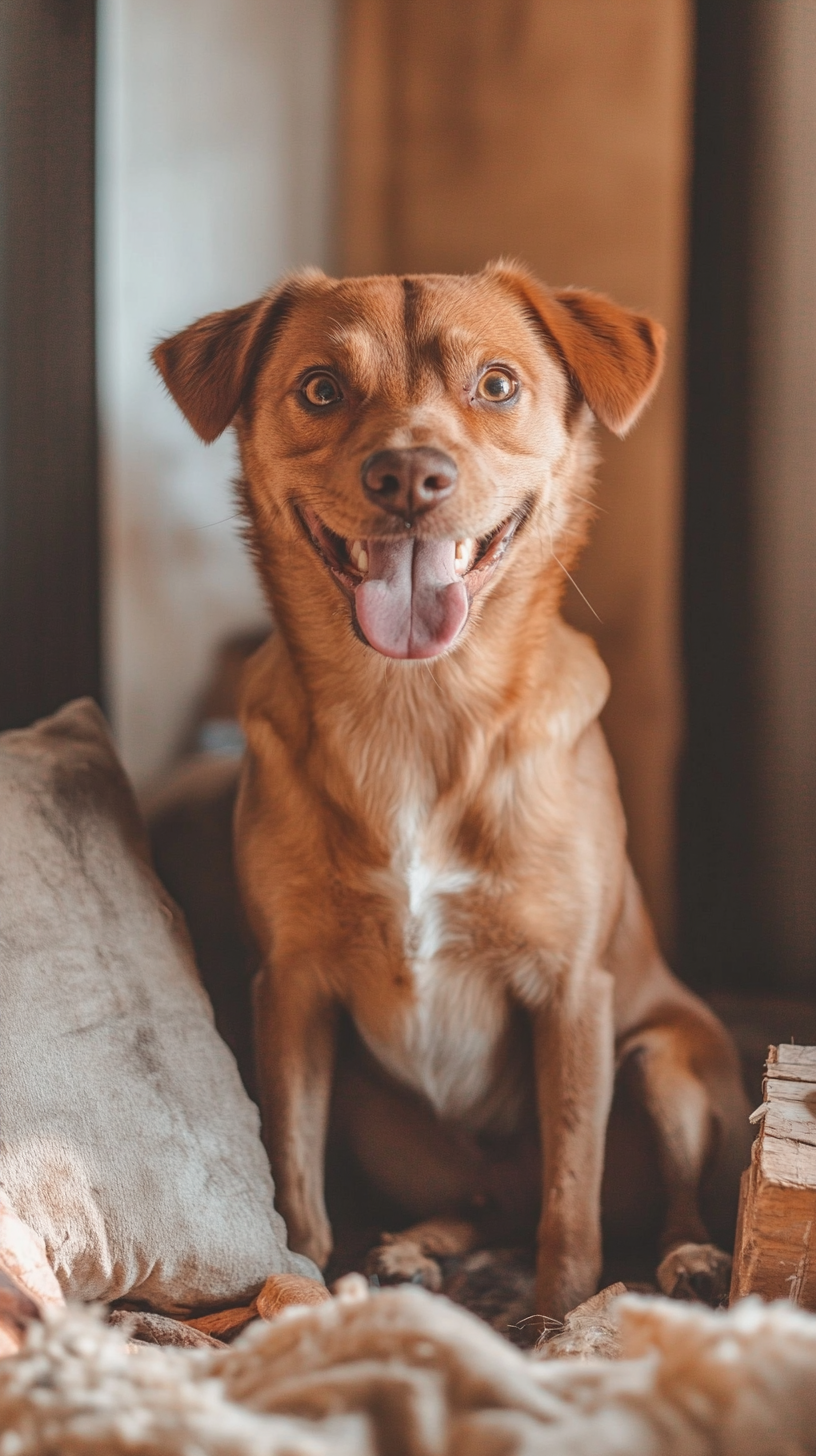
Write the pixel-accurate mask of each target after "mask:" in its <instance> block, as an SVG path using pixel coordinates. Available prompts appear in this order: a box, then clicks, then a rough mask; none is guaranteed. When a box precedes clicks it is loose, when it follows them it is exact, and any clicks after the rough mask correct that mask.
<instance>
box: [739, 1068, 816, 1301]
mask: <svg viewBox="0 0 816 1456" xmlns="http://www.w3.org/2000/svg"><path fill="white" fill-rule="evenodd" d="M746 1294H759V1295H761V1296H762V1298H763V1299H791V1300H792V1301H793V1303H794V1304H799V1305H801V1306H802V1307H803V1308H804V1309H811V1310H816V1047H801V1046H779V1047H771V1048H770V1049H769V1053H768V1062H767V1066H766V1076H765V1081H764V1083H763V1103H762V1112H761V1117H760V1120H759V1133H758V1134H757V1138H756V1141H755V1142H754V1146H753V1149H752V1154H751V1165H750V1167H749V1168H747V1169H746V1170H745V1172H744V1173H743V1175H742V1185H741V1190H740V1215H739V1224H738V1227H737V1241H736V1247H735V1250H734V1268H733V1275H732V1281H731V1302H732V1303H733V1301H734V1300H735V1299H739V1298H741V1297H742V1296H743V1295H746Z"/></svg>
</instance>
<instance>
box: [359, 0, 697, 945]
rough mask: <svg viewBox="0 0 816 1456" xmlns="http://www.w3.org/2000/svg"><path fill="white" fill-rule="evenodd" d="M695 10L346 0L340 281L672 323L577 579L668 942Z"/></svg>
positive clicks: (611, 2) (671, 4)
mask: <svg viewBox="0 0 816 1456" xmlns="http://www.w3.org/2000/svg"><path fill="white" fill-rule="evenodd" d="M690 17H691V5H690V3H689V0H471V3H469V4H462V5H460V4H453V3H447V4H446V3H444V0H347V3H346V8H345V34H344V65H343V72H342V89H341V101H342V112H343V150H342V172H343V182H342V194H341V200H342V207H341V255H342V264H343V269H344V271H346V272H348V273H361V272H368V271H380V270H395V271H407V270H416V271H421V270H424V269H442V270H453V271H456V270H462V269H472V268H479V267H480V266H481V265H482V264H483V263H484V262H485V260H486V259H488V258H491V257H495V256H496V255H498V254H500V253H508V254H511V255H514V256H520V257H522V258H523V259H525V260H526V261H527V262H528V263H530V264H531V265H532V266H533V267H534V268H535V269H536V270H537V271H538V272H539V273H540V275H541V276H542V277H543V278H544V279H545V280H546V281H547V282H550V283H554V284H570V283H574V284H581V285H585V286H589V287H593V288H596V289H600V290H602V291H604V292H607V293H609V294H610V295H612V296H613V297H615V298H616V299H618V300H619V301H620V302H622V303H628V304H631V305H633V306H637V307H642V308H646V309H648V310H650V311H652V312H653V313H654V314H655V315H656V316H657V317H659V318H660V319H661V320H662V321H663V322H664V323H665V324H666V325H667V326H668V329H669V333H670V338H671V347H670V354H669V363H668V369H667V374H666V378H665V382H664V384H663V386H662V388H661V391H660V394H659V396H658V398H657V400H656V402H655V404H654V405H653V406H652V408H651V410H650V411H649V413H648V414H647V416H646V417H645V419H644V421H643V423H642V424H641V425H639V426H638V429H637V431H636V432H635V433H634V434H633V435H632V437H631V438H630V439H629V440H627V441H625V442H623V443H620V442H618V441H614V440H612V439H611V438H610V437H609V436H606V437H605V438H604V440H603V468H602V472H601V482H600V491H599V501H600V504H601V507H602V511H603V514H602V515H601V517H600V518H599V521H598V524H597V526H596V529H595V536H594V541H593V544H592V546H591V548H590V550H589V552H588V553H587V556H586V557H585V560H584V563H583V565H582V568H581V572H580V578H579V580H580V586H581V589H582V591H583V592H584V593H585V595H586V597H587V598H588V599H589V601H590V602H591V603H592V606H593V608H594V609H595V611H596V612H597V613H598V615H599V617H600V619H601V621H600V623H599V622H598V621H597V620H596V619H595V617H594V616H593V615H592V613H591V612H590V611H589V610H588V608H587V607H586V606H585V605H584V603H583V601H582V600H581V598H580V597H579V596H578V594H577V593H576V592H574V591H573V590H572V589H570V598H569V607H568V610H569V614H570V616H571V617H572V619H573V620H574V621H576V622H577V623H579V624H580V625H581V626H583V627H584V628H585V629H586V630H588V631H590V632H592V633H593V634H594V635H595V637H596V638H597V640H598V643H599V645H600V648H601V651H602V652H603V655H604V657H605V659H606V661H607V663H608V664H609V666H610V668H611V670H612V679H613V691H612V697H611V700H610V703H609V707H608V709H607V713H606V728H607V733H608V736H609V739H610V742H611V745H612V748H613V752H614V754H615V757H616V760H617V764H618V770H619V773H620V777H621V781H622V788H623V794H624V799H625V802H626V806H627V812H628V817H629V825H630V842H631V849H632V854H633V858H634V860H635V864H636V867H637V868H638V871H639V873H640V876H641V879H642V881H643V884H644V886H645V889H646V892H647V897H648V899H649V901H650V904H651V906H652V910H653V912H654V914H655V916H656V919H657V922H658V925H659V928H660V931H661V934H662V936H663V938H664V941H665V942H666V943H670V941H671V937H672V925H673V914H674V903H673V902H674V889H673V886H674V875H673V854H674V780H675V766H676V758H677V752H678V747H679V737H680V724H681V688H680V670H679V664H678V621H677V618H678V608H677V595H678V585H677V582H678V551H679V491H680V467H681V433H682V390H681V372H682V370H681V361H682V349H683V337H682V335H683V297H684V282H685V279H684V272H685V238H686V196H687V172H688V151H689V145H688V132H689V89H690V79H689V78H690V54H691V39H692V37H691V18H690Z"/></svg>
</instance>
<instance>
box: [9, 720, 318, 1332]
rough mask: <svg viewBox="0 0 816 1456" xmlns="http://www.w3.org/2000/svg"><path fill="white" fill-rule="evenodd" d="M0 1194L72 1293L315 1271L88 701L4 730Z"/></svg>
mask: <svg viewBox="0 0 816 1456" xmlns="http://www.w3.org/2000/svg"><path fill="white" fill-rule="evenodd" d="M0 1189H2V1191H3V1192H4V1193H5V1196H6V1198H7V1200H8V1202H9V1204H10V1205H11V1206H12V1208H13V1209H14V1210H15V1211H16V1213H17V1214H18V1215H19V1217H20V1218H22V1219H23V1220H24V1221H25V1223H27V1224H28V1225H29V1226H30V1227H31V1228H32V1229H33V1230H34V1231H35V1232H36V1233H37V1234H39V1235H40V1236H41V1237H42V1238H43V1240H44V1242H45V1246H46V1250H47V1253H48V1258H49V1261H50V1263H51V1267H52V1268H53V1270H54V1272H55V1274H56V1275H57V1278H58V1279H59V1282H60V1284H61V1286H62V1289H63V1291H64V1292H65V1294H66V1295H69V1296H73V1297H74V1298H78V1299H83V1300H91V1299H103V1300H114V1299H119V1298H122V1297H124V1296H127V1297H129V1298H131V1299H134V1300H139V1301H144V1302H145V1303H147V1304H148V1305H150V1306H151V1307H153V1308H154V1309H158V1310H166V1311H168V1312H181V1311H184V1310H188V1309H191V1308H205V1307H211V1306H217V1305H225V1304H232V1303H236V1304H237V1303H242V1302H244V1301H245V1300H247V1299H250V1298H251V1297H252V1296H253V1295H254V1294H255V1293H256V1292H257V1290H258V1289H259V1288H260V1286H261V1284H262V1283H263V1281H264V1280H265V1279H266V1278H267V1277H268V1275H270V1274H273V1273H284V1272H291V1273H300V1274H307V1275H311V1276H312V1277H315V1278H319V1277H320V1276H319V1275H318V1273H317V1270H316V1269H315V1267H314V1265H313V1264H312V1263H311V1262H310V1261H309V1260H308V1259H305V1258H303V1257H302V1256H300V1255H297V1254H293V1253H291V1252H290V1251H289V1249H288V1248H287V1245H286V1229H285V1227H284V1224H283V1220H282V1219H281V1217H280V1215H279V1214H277V1213H276V1212H275V1208H274V1189H273V1185H272V1179H271V1176H270V1173H269V1167H268V1164H267V1160H266V1155H265V1153H264V1150H263V1146H262V1144H261V1141H260V1137H259V1120H258V1113H257V1109H256V1108H255V1106H254V1104H253V1103H252V1102H251V1101H250V1100H249V1098H248V1097H247V1095H246V1093H245V1091H244V1089H243V1087H242V1085H241V1082H240V1079H239V1077H238V1072H237V1069H236V1066H235V1061H234V1059H233V1057H232V1054H231V1053H230V1052H229V1051H228V1049H227V1047H226V1046H225V1045H224V1043H223V1042H222V1041H221V1040H220V1038H219V1037H218V1035H217V1033H216V1031H215V1028H214V1025H213V1016H212V1011H211V1008H210V1004H209V1002H208V1000H207V997H206V995H205V993H204V991H203V990H202V988H201V986H200V984H199V980H198V975H197V972H196V967H195V963H194V960H193V955H192V951H191V948H190V942H189V938H188V935H187V932H186V928H185V925H184V921H183V918H182V916H181V914H180V912H179V911H178V910H177V908H176V907H175V905H174V904H173V902H172V901H171V900H170V898H169V896H168V895H167V894H166V893H165V892H164V890H163V889H162V887H161V885H160V884H159V882H158V880H157V878H156V876H155V875H154V873H153V870H152V868H151V864H150V858H149V852H148V848H147V842H146V838H145V831H144V827H143V824H142V821H141V819H140V816H139V812H138V809H137V807H136V803H135V800H134V797H133V793H132V790H131V788H130V785H129V783H128V780H127V778H126V776H125V774H124V771H123V769H122V768H121V766H120V764H119V762H118V760H117V757H116V753H115V751H114V748H113V745H112V743H111V739H110V736H109V734H108V730H107V728H106V725H105V721H104V719H103V717H102V714H101V713H100V711H99V709H98V708H97V707H96V705H95V704H94V703H93V702H91V701H90V700H82V701H79V702H75V703H71V704H69V705H68V706H67V707H65V708H63V709H62V710H61V711H60V712H59V713H56V714H55V715H54V716H53V717H52V718H47V719H45V720H43V721H42V722H40V723H36V724H35V725H34V726H33V727H32V728H29V729H25V730H22V731H19V732H10V733H4V734H1V735H0Z"/></svg>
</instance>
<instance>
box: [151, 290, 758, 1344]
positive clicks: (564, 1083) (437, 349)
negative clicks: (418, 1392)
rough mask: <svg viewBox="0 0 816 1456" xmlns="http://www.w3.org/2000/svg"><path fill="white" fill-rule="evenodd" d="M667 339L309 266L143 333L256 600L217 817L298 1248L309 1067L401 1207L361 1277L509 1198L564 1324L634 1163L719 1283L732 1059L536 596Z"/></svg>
mask: <svg viewBox="0 0 816 1456" xmlns="http://www.w3.org/2000/svg"><path fill="white" fill-rule="evenodd" d="M662 350H663V334H662V330H661V329H660V327H659V326H658V325H656V324H654V323H653V322H652V321H651V320H649V319H648V318H645V317H643V316H640V315H636V314H633V313H630V312H628V311H627V310H625V309H622V308H618V307H617V306H615V305H614V304H612V303H610V302H608V301H607V300H606V299H603V298H600V297H597V296H595V295H592V294H589V293H583V292H578V291H573V290H569V291H567V292H561V293H553V292H550V291H548V290H547V289H545V288H544V287H542V286H541V285H539V284H538V283H536V282H535V281H534V280H533V279H532V278H531V277H530V276H529V275H528V274H527V273H526V272H524V271H523V270H521V269H518V268H516V267H512V266H509V265H504V264H498V265H493V266H491V267H488V268H487V269H485V271H484V272H482V273H480V274H478V275H476V276H473V277H447V276H437V275H431V276H427V277H421V276H417V277H405V278H396V277H377V278H365V279H344V280H340V281H336V280H332V279H329V278H326V277H324V276H323V275H322V274H320V273H316V272H308V273H304V274H301V275H298V276H296V277H293V278H291V279H289V280H288V281H286V282H284V283H283V284H282V285H281V286H280V287H279V288H277V289H276V290H274V291H273V292H271V293H270V294H268V295H267V296H266V297H264V298H262V299H260V300H258V301H257V302H255V303H250V304H247V305H246V306H244V307H242V308H237V309H232V310H229V311H228V312H225V313H220V314H214V315H211V316H210V317H208V318H205V319H202V320H200V321H199V322H198V323H195V324H193V325H192V326H191V327H190V328H188V329H186V330H185V331H184V332H183V333H181V334H178V335H177V336H176V337H174V338H172V339H169V340H167V341H166V342H165V343H163V344H161V345H159V347H158V348H157V349H156V351H155V356H154V357H155V360H156V363H157V365H158V367H159V369H160V370H161V373H162V375H163V377H164V379H165V382H166V384H167V387H168V389H169V390H170V392H171V394H172V395H173V397H174V399H175V400H176V401H177V403H178V405H179V406H180V408H181V409H182V410H183V412H184V414H185V415H186V416H187V418H188V420H189V421H190V423H191V424H192V425H193V427H194V428H195V430H196V431H197V432H198V434H199V435H200V436H201V437H202V438H203V439H204V440H213V439H215V438H216V436H217V435H219V434H220V433H221V432H222V431H223V430H225V429H226V428H227V426H228V425H229V424H230V423H234V424H235V425H236V428H237V432H238V439H239V443H240V450H241V460H242V464H243V471H244V479H243V483H242V487H241V489H242V492H243V500H244V506H245V510H246V514H247V517H248V520H249V523H250V533H251V541H252V546H253V549H254V551H255V554H256V557H257V562H258V566H259V569H260V572H261V575H262V578H263V581H264V584H265V586H266V590H267V592H268V594H269V599H270V602H271V605H272V609H273V611H274V615H275V619H276V621H277V623H278V626H279V629H280V630H279V632H278V633H277V634H276V635H275V636H274V637H273V638H272V639H271V640H270V642H269V643H268V644H267V645H266V646H265V647H263V648H262V649H261V651H260V652H259V653H258V654H257V656H256V657H255V658H254V659H253V662H252V664H251V667H250V671H249V674H248V679H247V684H246V692H245V717H244V721H245V727H246V732H247V738H248V743H249V752H248V756H247V760H246V766H245V772H244V777H243V785H242V790H241V794H240V799H239V806H238V818H237V829H236V835H237V839H236V844H237V856H238V864H239V874H240V877H241V881H242V888H243V894H244V900H245V905H246V908H247V910H248V913H249V917H250V920H251V924H252V927H253V930H254V933H255V935H256V937H257V941H258V944H259V946H260V950H261V954H262V958H263V969H262V971H261V974H260V976H259V978H258V983H257V990H256V1002H255V1016H256V1054H257V1062H258V1073H259V1085H260V1092H261V1103H262V1115H263V1125H264V1136H265V1139H266V1143H267V1147H268V1150H269V1155H270V1159H271V1162H272V1166H273V1171H274V1175H275V1179H276V1181H277V1188H278V1197H279V1200H280V1207H281V1210H282V1212H283V1214H284V1216H285V1218H286V1221H287V1224H288V1227H289V1235H290V1240H291V1243H292V1246H293V1247H294V1248H295V1249H297V1250H301V1251H302V1252H304V1253H307V1254H310V1255H311V1256H312V1258H313V1259H315V1260H316V1261H317V1263H318V1264H321V1265H325V1263H326V1261H327V1259H328V1257H329V1253H330V1251H331V1247H332V1233H331V1229H330V1227H329V1222H328V1219H327V1215H326V1210H325V1204H324V1191H323V1181H324V1154H325V1146H326V1139H327V1130H328V1126H329V1115H330V1102H331V1100H332V1085H333V1079H334V1083H335V1097H334V1103H335V1113H336V1122H337V1124H338V1125H342V1128H343V1132H344V1135H345V1137H346V1138H347V1139H348V1142H349V1143H350V1145H351V1147H352V1148H353V1150H354V1151H355V1153H356V1155H357V1157H358V1158H359V1160H360V1162H361V1163H362V1164H363V1166H364V1168H365V1169H366V1170H367V1172H368V1173H369V1175H370V1176H371V1178H373V1180H374V1181H375V1183H376V1184H377V1185H378V1186H379V1187H380V1188H381V1189H383V1190H384V1191H385V1192H386V1193H387V1194H388V1195H390V1196H391V1197H393V1198H394V1199H396V1200H397V1201H398V1202H399V1204H400V1205H401V1206H402V1207H403V1208H404V1209H405V1210H406V1215H407V1216H408V1217H411V1218H414V1219H420V1220H426V1222H424V1223H420V1224H419V1225H418V1227H417V1228H415V1229H413V1230H411V1231H410V1234H409V1237H408V1239H407V1242H406V1241H403V1242H402V1244H401V1245H400V1243H396V1244H392V1245H390V1246H388V1245H386V1246H385V1247H384V1248H383V1249H382V1250H381V1251H380V1254H379V1259H380V1267H381V1269H382V1271H383V1273H385V1274H386V1275H388V1274H389V1273H390V1274H391V1275H396V1274H399V1273H400V1272H401V1273H403V1274H406V1275H408V1276H410V1275H411V1274H412V1273H414V1272H415V1271H416V1269H419V1271H420V1273H424V1274H425V1275H426V1276H427V1273H428V1268H429V1265H428V1261H427V1256H428V1255H434V1254H444V1253H447V1252H455V1251H463V1250H465V1249H466V1248H468V1247H473V1246H474V1244H475V1243H476V1242H477V1241H478V1240H479V1238H481V1237H484V1230H485V1228H488V1229H489V1230H490V1231H491V1232H492V1234H493V1235H494V1236H500V1235H501V1234H502V1233H504V1234H510V1233H513V1234H514V1233H515V1232H516V1231H517V1230H519V1229H520V1228H521V1227H523V1225H524V1224H525V1221H527V1220H529V1221H530V1222H531V1223H532V1226H536V1225H537V1229H538V1282H537V1304H538V1309H539V1311H540V1312H541V1313H546V1314H550V1315H555V1316H561V1315H563V1314H564V1313H565V1312H566V1311H567V1310H569V1309H570V1308H572V1307H573V1306H574V1305H576V1304H577V1303H579V1302H580V1301H581V1300H583V1299H585V1298H586V1297H587V1296H589V1295H590V1294H592V1293H593V1291H594V1290H595V1287H596V1284H597V1280H598V1278H599V1274H600V1270H601V1193H602V1180H603V1183H604V1203H605V1208H606V1209H607V1211H608V1215H609V1217H610V1218H611V1219H612V1220H614V1219H617V1221H618V1222H619V1223H621V1222H622V1223H626V1221H627V1220H629V1221H630V1223H631V1224H632V1225H633V1226H634V1223H635V1222H636V1221H637V1220H638V1219H639V1220H640V1223H641V1224H642V1223H643V1221H644V1216H645V1214H646V1213H647V1212H648V1208H652V1209H653V1208H654V1205H655V1199H656V1197H657V1196H659V1190H658V1185H659V1184H662V1190H663V1192H662V1198H663V1209H664V1228H663V1236H662V1248H663V1253H664V1254H665V1255H667V1256H668V1257H666V1258H664V1261H663V1263H662V1264H661V1268H660V1281H661V1284H662V1286H663V1287H664V1288H666V1289H667V1290H670V1291H673V1290H676V1289H678V1288H680V1289H685V1290H686V1292H689V1287H690V1288H691V1289H693V1290H695V1291H697V1292H700V1293H702V1294H707V1295H709V1296H713V1297H716V1295H717V1294H718V1293H719V1292H721V1291H722V1288H723V1286H724V1280H725V1277H726V1273H727V1266H728V1259H727V1256H725V1255H724V1254H722V1253H720V1252H719V1250H717V1249H716V1248H715V1247H714V1246H713V1245H712V1244H710V1243H709V1232H708V1230H707V1228H706V1226H705V1224H704V1222H703V1218H702V1214H701V1207H700V1198H701V1193H707V1195H708V1197H709V1201H710V1202H711V1205H712V1207H713V1208H714V1209H715V1211H716V1210H719V1211H720V1212H721V1213H722V1211H723V1210H725V1221H726V1223H727V1221H728V1218H729V1217H731V1216H732V1214H733V1205H734V1199H735V1193H736V1184H737V1179H738V1174H739V1171H740V1169H741V1167H742V1166H743V1164H744V1162H745V1156H746V1146H747V1134H748V1128H747V1122H746V1118H745V1114H746V1110H747V1109H746V1104H745V1100H744V1095H743V1092H742V1088H741V1084H740V1076H739V1071H738V1067H737V1061H736V1057H735V1053H734V1050H733V1048H732V1046H731V1044H730V1042H729V1040H728V1037H727V1036H726V1034H725V1032H724V1030H723V1029H722V1027H721V1026H720V1025H719V1023H718V1022H717V1021H716V1019H715V1018H714V1016H713V1015H712V1014H711V1013H710V1012H709V1011H708V1010H707V1008H706V1007H705V1006H704V1005H703V1004H702V1003H701V1002H700V1001H699V1000H697V999H696V998H695V997H694V996H693V995H691V994H690V992H688V991H687V990H686V989H685V988H684V987H683V986H682V985H680V984H679V982H677V981H676V980H675V979H674V978H673V977H672V975H671V974H670V972H669V971H668V970H667V968H666V966H665V965H664V963H663V961H662V959H661V957H660V954H659V952H658V950H657V947H656V945H655V940H654V936H653V933H652V930H651V927H650V924H649V920H648V917H647V915H646V912H645V910H644V907H643V903H642V900H641V896H640V893H639V890H638V886H637V884H636V882H635V879H634V876H633V874H632V871H631V868H630V866H629V864H628V861H627V858H626V849H625V826H624V821H623V815H622V811H621V806H620V802H619V798H618V791H617V785H616V781H615V773H614V769H613V766H612V763H611V761H610V757H609V753H608V751H607V748H606V744H605V742H604V738H603V734H602V732H601V729H600V727H599V724H598V714H599V712H600V709H601V708H602V706H603V703H604V700H605V698H606V695H607V686H608V684H607V675H606V671H605V669H604V667H603V666H602V664H601V662H600V660H599V658H598V655H597V652H596V650H595V648H594V646H593V644H592V643H591V642H590V641H589V640H588V639H587V638H585V637H583V636H581V635H579V634H578V633H576V632H574V631H572V630H571V629H569V628H568V627H567V626H566V625H565V624H564V622H563V621H562V619H561V617H560V615H559V603H560V600H561V595H562V589H563V586H564V579H565V577H564V572H565V568H567V569H568V568H569V567H570V566H571V565H572V563H573V562H574V561H575V558H576V555H577V553H578V551H579V549H580V547H581V545H582V543H583V541H584V539H585V537H586V533H587V528H588V523H589V520H590V517H591V514H592V510H591V505H590V502H589V500H588V496H589V493H590V490H591V477H592V471H593V462H594V451H593V444H592V434H593V417H594V418H595V419H598V420H600V421H601V422H602V423H603V424H605V425H607V426H608V427H609V428H611V429H612V430H614V431H615V432H616V433H618V434H623V433H624V432H625V431H626V430H627V429H628V428H629V427H630V425H632V424H633V422H634V420H635V419H636V418H637V416H638V414H639V413H640V410H641V409H642V407H643V405H644V404H645V402H646V401H647V400H648V398H649V396H650V395H651V393H652V391H653V389H654V387H655V385H656V382H657V379H658V375H659V372H660V366H661V356H662ZM343 1012H344V1013H345V1017H344V1018H343V1020H344V1021H348V1022H350V1023H351V1024H353V1028H354V1033H353V1035H352V1036H351V1037H349V1036H344V1038H343V1046H344V1048H346V1050H345V1051H344V1055H343V1058H342V1065H341V1066H340V1067H338V1066H337V1055H336V1051H337V1046H338V1028H339V1026H340V1024H341V1013H343ZM624 1068H625V1075H624V1077H623V1078H622V1081H623V1082H625V1084H626V1086H627V1087H628V1088H629V1089H630V1091H634V1093H635V1094H636V1097H637V1100H638V1102H639V1105H640V1108H641V1112H640V1123H641V1128H642V1127H643V1125H644V1124H646V1123H648V1127H650V1128H651V1130H652V1138H653V1146H654V1147H656V1149H657V1152H656V1160H657V1164H658V1165H659V1175H660V1176H659V1177H658V1176H657V1174H655V1176H653V1177H651V1178H650V1177H649V1165H648V1154H647V1155H646V1156H647V1162H646V1164H645V1169H644V1161H643V1158H641V1159H640V1162H639V1163H638V1159H637V1157H636V1151H637V1150H636V1149H635V1147H634V1143H633V1137H634V1134H631V1135H629V1134H627V1133H626V1130H625V1128H624V1130H623V1135H622V1136H618V1135H617V1134H616V1133H615V1132H614V1130H613V1131H610V1133H609V1136H608V1137H607V1128H608V1123H609V1117H610V1106H611V1104H612V1098H613V1084H614V1082H615V1076H616V1069H624ZM631 1100H632V1099H631V1098H630V1101H631ZM643 1109H645V1114H646V1116H645V1115H644V1112H643ZM635 1121H636V1119H635ZM614 1122H615V1119H613V1123H614ZM648 1127H647V1132H648ZM647 1142H648V1139H647ZM607 1143H608V1153H607V1169H606V1176H605V1178H604V1156H605V1146H606V1145H607ZM644 1173H645V1176H644ZM440 1216H444V1217H440Z"/></svg>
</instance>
